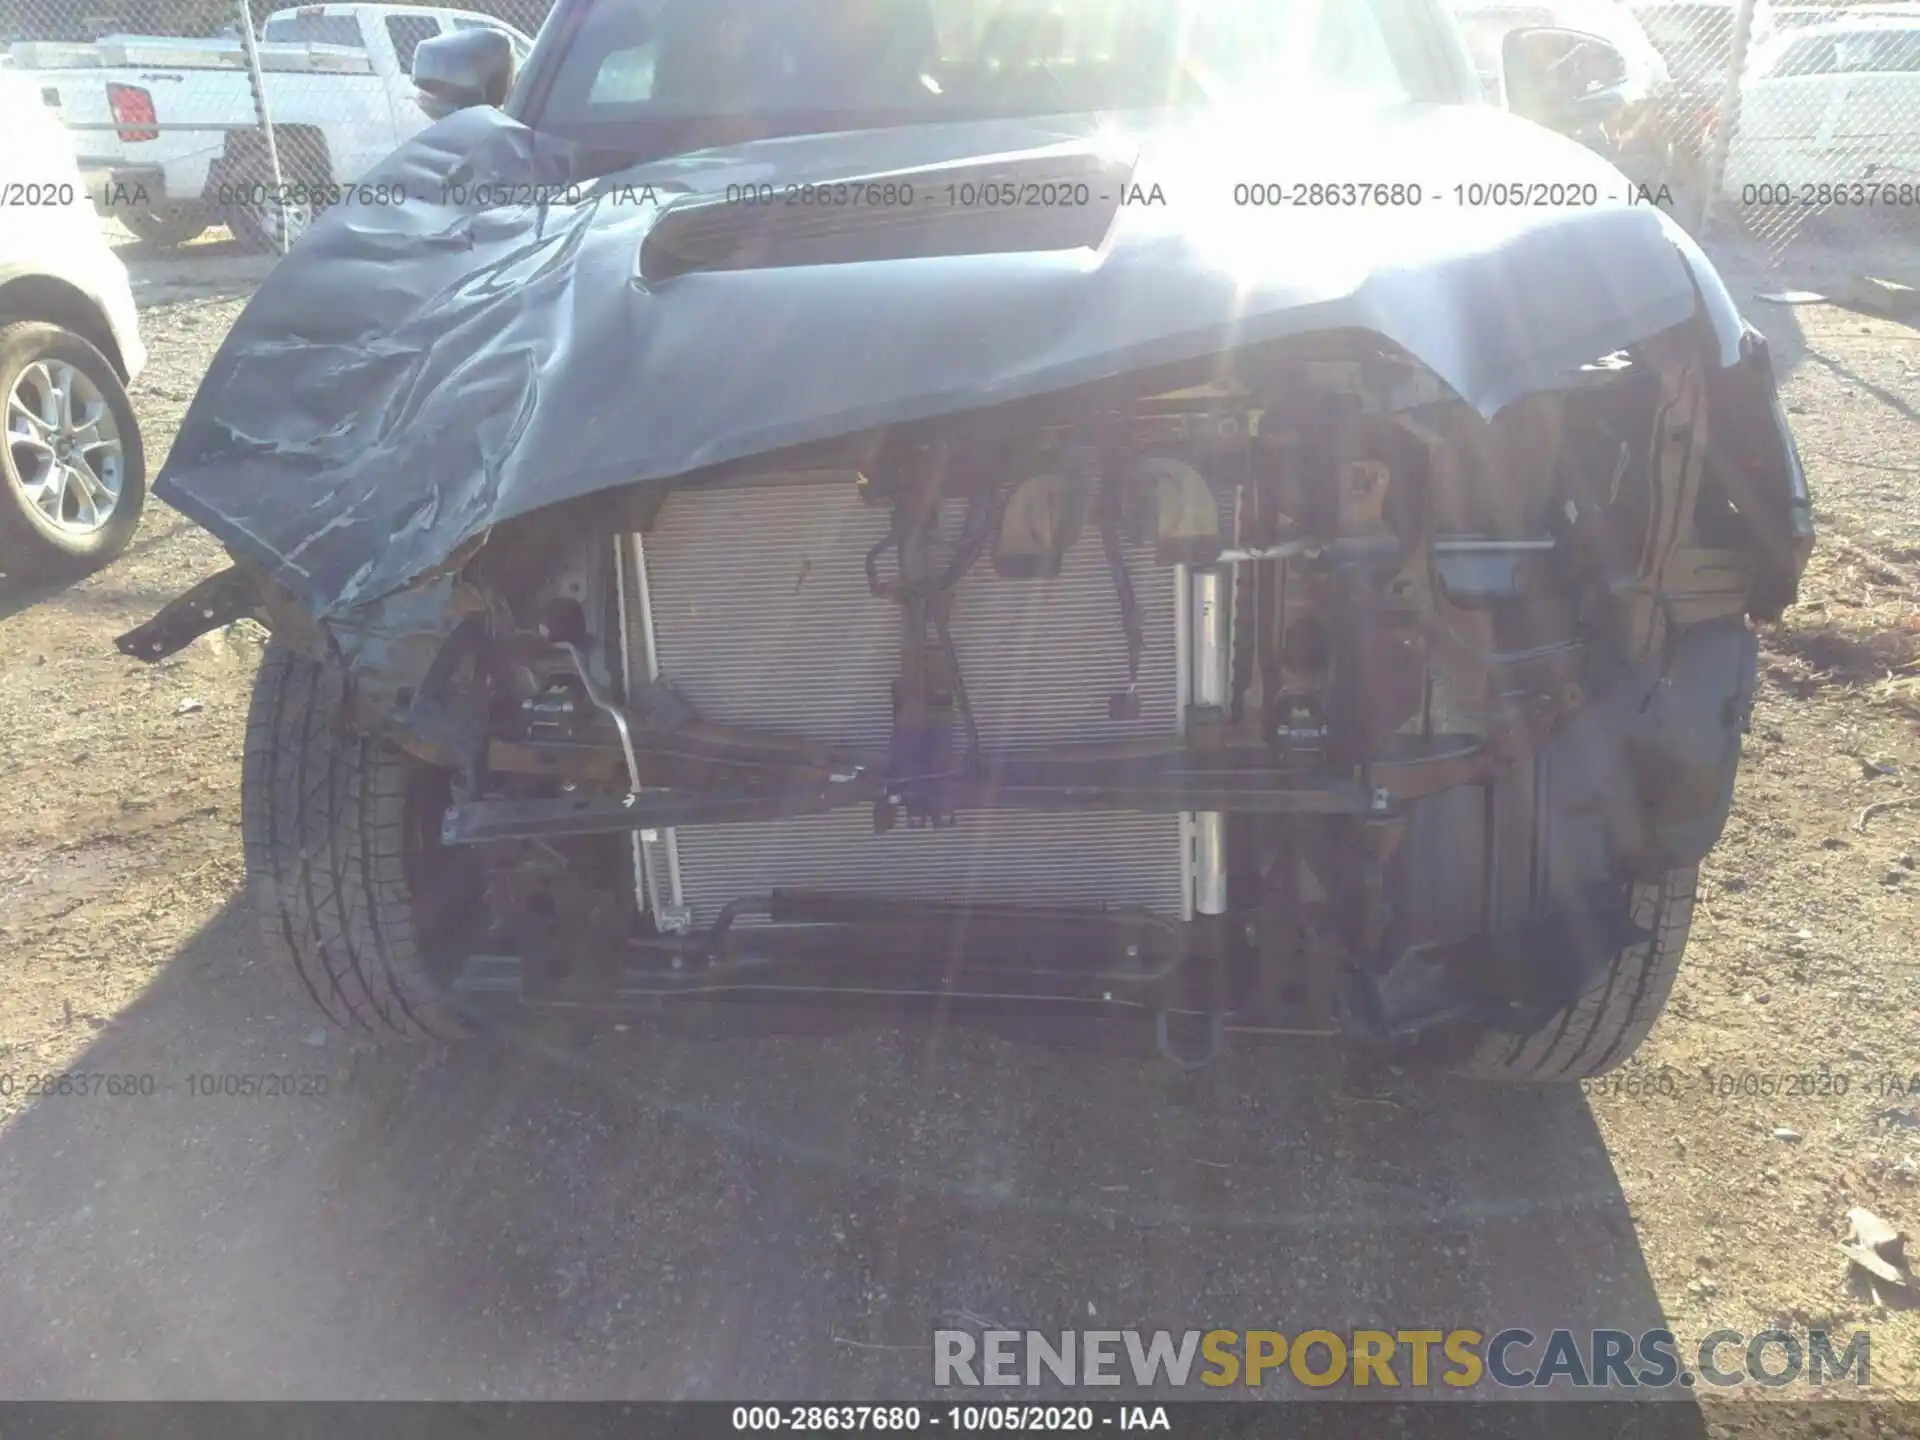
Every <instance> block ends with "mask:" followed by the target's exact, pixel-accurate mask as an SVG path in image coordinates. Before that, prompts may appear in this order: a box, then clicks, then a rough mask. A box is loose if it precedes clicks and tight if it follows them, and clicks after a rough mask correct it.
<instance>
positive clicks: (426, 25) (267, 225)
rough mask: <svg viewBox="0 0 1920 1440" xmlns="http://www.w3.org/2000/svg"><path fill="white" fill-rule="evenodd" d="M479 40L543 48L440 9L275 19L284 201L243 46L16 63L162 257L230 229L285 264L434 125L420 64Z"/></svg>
mask: <svg viewBox="0 0 1920 1440" xmlns="http://www.w3.org/2000/svg"><path fill="white" fill-rule="evenodd" d="M474 27H485V28H488V29H492V30H497V31H499V32H500V33H501V34H503V35H505V36H506V37H507V39H508V41H509V42H510V43H511V44H512V46H513V50H514V58H515V61H516V63H517V62H518V61H520V60H522V59H524V58H525V55H526V52H527V50H528V49H529V48H530V47H531V46H532V43H533V42H532V41H531V40H529V39H528V38H527V36H525V35H524V34H522V33H521V32H520V31H518V30H516V29H514V28H513V27H512V26H511V25H508V24H506V23H505V22H504V21H501V20H496V19H494V18H493V17H492V16H490V15H481V14H477V13H475V12H473V11H470V10H449V9H443V8H439V7H436V6H424V5H373V4H360V5H302V6H299V7H298V8H295V9H291V10H278V11H275V12H274V13H273V14H271V15H269V16H268V17H267V19H266V22H265V24H264V25H262V26H261V31H260V37H259V38H260V43H259V45H258V46H257V47H256V48H257V49H258V52H259V56H260V68H261V81H262V85H263V88H264V90H265V98H266V106H267V113H268V115H269V116H270V117H271V119H272V121H273V129H274V137H275V142H276V147H277V149H278V151H279V157H280V173H281V181H282V188H281V189H280V190H278V191H276V190H275V189H274V188H273V183H272V180H273V176H272V169H271V166H270V165H269V163H268V157H267V150H266V145H265V142H264V140H263V138H262V136H261V132H260V129H259V125H258V121H257V119H256V112H255V107H254V100H253V87H252V81H251V78H250V77H249V75H248V73H247V63H246V52H245V49H244V46H243V45H242V42H241V41H240V40H239V38H238V37H236V36H231V35H229V36H215V37H213V38H210V39H208V38H187V37H182V36H168V35H161V36H153V35H121V36H108V37H106V38H105V39H102V40H99V41H97V42H95V43H93V44H91V45H74V44H66V43H59V42H45V41H23V42H19V43H16V44H15V45H14V46H13V47H12V52H11V61H12V69H13V71H14V73H15V74H16V75H18V76H19V77H20V78H21V79H23V80H25V81H26V82H28V83H29V84H31V85H33V86H34V87H36V88H37V89H38V91H39V93H40V98H41V100H42V101H43V102H45V103H46V104H47V105H49V106H51V107H52V108H53V109H54V110H55V111H56V112H57V113H58V114H59V116H60V118H61V119H62V120H63V121H65V123H66V125H67V127H68V129H70V130H71V131H73V132H74V138H75V142H76V148H77V149H78V151H79V155H80V166H81V170H82V172H83V173H85V174H86V176H87V178H88V187H89V189H90V190H91V191H92V193H93V195H94V199H95V204H96V205H97V206H98V207H99V208H100V209H101V211H102V212H103V213H106V214H111V215H113V216H115V217H116V218H118V219H119V220H120V221H121V222H122V223H123V224H125V225H126V226H127V228H128V229H130V230H131V231H133V233H134V234H135V235H137V236H139V237H140V238H141V239H143V240H146V241H148V242H149V243H153V244H164V245H177V244H180V243H182V242H184V241H187V240H190V239H192V238H193V237H194V236H196V235H198V234H199V233H200V232H201V231H202V230H204V229H206V228H207V227H208V226H209V225H217V224H221V223H225V224H226V225H227V227H228V228H229V229H230V230H232V232H233V236H234V238H235V239H236V240H238V241H239V242H240V243H241V244H242V245H244V246H246V247H248V248H249V249H261V250H278V249H280V248H281V247H282V244H283V243H284V241H283V235H284V234H285V233H286V232H287V231H290V230H294V229H297V228H299V227H300V226H302V225H304V224H305V222H306V220H307V218H308V217H309V215H310V214H311V213H312V210H313V209H315V208H319V207H320V206H324V204H325V203H327V201H328V200H329V199H330V198H334V195H335V193H336V190H337V187H340V186H345V185H350V184H352V182H354V181H355V180H357V179H358V178H359V177H360V176H361V175H362V174H364V173H365V172H366V171H367V170H368V169H369V168H370V167H371V166H373V165H374V164H375V163H376V162H377V161H379V160H380V159H382V158H383V157H384V156H386V155H387V154H388V153H389V152H390V151H391V150H393V148H394V147H395V146H396V145H398V144H399V143H400V142H401V141H403V140H405V139H407V138H408V137H409V136H410V135H412V134H413V133H414V132H415V131H416V130H419V129H421V128H422V127H424V126H425V125H426V124H427V123H428V119H427V116H426V114H425V113H424V112H423V111H422V110H421V109H420V108H419V106H418V105H417V104H416V103H415V100H414V89H413V82H412V79H411V73H410V72H411V69H412V65H413V52H414V48H415V47H416V46H417V45H419V43H420V42H421V41H422V40H426V39H430V38H431V37H433V36H435V35H441V34H445V33H447V32H449V31H453V30H464V29H471V28H474Z"/></svg>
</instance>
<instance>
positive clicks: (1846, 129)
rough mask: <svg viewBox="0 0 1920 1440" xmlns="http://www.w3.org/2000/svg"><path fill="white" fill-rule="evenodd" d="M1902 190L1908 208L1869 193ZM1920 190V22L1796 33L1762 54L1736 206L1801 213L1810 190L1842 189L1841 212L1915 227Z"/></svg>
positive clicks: (1881, 21) (1751, 86)
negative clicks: (1901, 220)
mask: <svg viewBox="0 0 1920 1440" xmlns="http://www.w3.org/2000/svg"><path fill="white" fill-rule="evenodd" d="M1902 184H1905V185H1906V186H1908V187H1909V191H1908V195H1909V203H1906V204H1904V205H1902V204H1894V203H1892V202H1891V201H1889V202H1887V203H1885V204H1876V203H1875V202H1874V199H1873V192H1872V191H1871V190H1870V189H1869V188H1868V187H1872V186H1880V185H1892V186H1894V187H1896V191H1897V187H1898V186H1900V185H1902ZM1916 184H1920V12H1916V13H1915V14H1914V15H1913V16H1912V18H1907V19H1896V18H1863V19H1852V18H1848V19H1846V20H1843V21H1838V22H1834V23H1829V24H1823V25H1814V26H1808V27H1805V28H1800V29H1793V30H1788V31H1784V32H1782V33H1781V34H1779V35H1776V36H1775V37H1774V38H1773V39H1772V40H1770V41H1769V42H1768V43H1767V44H1766V45H1764V46H1762V47H1760V48H1759V49H1757V50H1756V51H1754V53H1753V56H1752V60H1751V63H1750V64H1749V67H1748V72H1747V79H1746V81H1745V82H1744V83H1743V84H1742V86H1741V100H1740V125H1739V129H1738V131H1737V132H1736V133H1735V135H1734V139H1733V144H1732V146H1731V148H1730V151H1729V154H1728V156H1727V172H1726V182H1725V187H1724V193H1725V194H1726V196H1727V198H1728V199H1729V200H1730V201H1732V202H1734V203H1737V204H1742V205H1747V206H1755V205H1756V204H1757V205H1758V206H1759V207H1760V208H1762V209H1766V208H1770V207H1771V206H1773V205H1776V204H1777V205H1781V206H1788V207H1791V206H1795V205H1800V204H1803V203H1806V201H1805V200H1804V198H1803V192H1804V191H1805V189H1806V187H1808V186H1811V187H1814V192H1813V193H1814V195H1815V196H1816V197H1817V195H1818V193H1819V187H1821V186H1827V187H1829V188H1831V187H1835V186H1839V187H1841V189H1842V191H1843V192H1844V193H1842V194H1841V196H1840V198H1838V199H1837V200H1835V201H1833V202H1832V203H1834V204H1836V205H1838V206H1847V207H1849V208H1855V209H1857V208H1860V207H1864V209H1862V210H1861V213H1865V214H1868V215H1876V214H1877V215H1886V216H1894V217H1903V216H1904V217H1910V216H1912V215H1913V214H1914V213H1915V211H1914V208H1913V205H1912V204H1911V188H1912V187H1913V186H1915V185H1916ZM1760 187H1767V188H1766V190H1765V191H1764V193H1763V192H1762V190H1761V189H1760ZM1856 187H1857V188H1858V192H1859V193H1858V194H1857V195H1855V194H1854V193H1853V191H1854V190H1855V188H1856ZM1783 192H1784V193H1783Z"/></svg>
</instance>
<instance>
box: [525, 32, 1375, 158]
mask: <svg viewBox="0 0 1920 1440" xmlns="http://www.w3.org/2000/svg"><path fill="white" fill-rule="evenodd" d="M1252 91H1266V92H1268V93H1275V92H1284V93H1288V94H1290V95H1292V96H1294V97H1296V98H1297V97H1299V96H1301V95H1303V94H1311V93H1312V92H1315V91H1326V92H1330V93H1335V94H1345V95H1348V96H1352V97H1355V98H1359V99H1364V100H1366V101H1368V102H1371V103H1389V104H1390V103H1395V102H1399V101H1404V100H1407V99H1409V98H1411V96H1410V95H1409V93H1408V87H1407V84H1406V82H1405V80H1404V78H1403V76H1402V74H1401V71H1400V69H1399V67H1398V65H1397V63H1396V59H1395V54H1394V51H1393V49H1392V48H1391V47H1390V45H1389V43H1388V37H1387V36H1386V34H1385V27H1384V26H1382V24H1381V23H1380V17H1379V12H1378V11H1377V9H1376V8H1375V6H1374V5H1373V4H1371V3H1369V0H997V3H996V0H600V3H597V4H594V5H593V6H591V7H590V8H589V9H588V10H587V12H586V14H585V15H584V17H583V18H582V20H581V21H580V23H579V25H578V27H577V29H576V30H575V31H574V33H573V34H572V36H571V37H570V39H569V41H568V43H567V48H566V50H565V52H564V54H563V55H562V56H561V57H560V60H559V65H558V69H557V72H556V74H555V76H554V79H553V82H552V84H551V86H550V87H549V88H548V89H547V92H546V97H545V104H544V106H543V107H542V109H541V111H540V113H539V115H538V116H537V117H536V118H535V123H536V124H537V125H538V126H539V127H540V128H542V129H546V130H553V131H559V132H561V133H572V134H574V135H575V136H576V137H578V138H600V139H605V138H609V137H610V135H611V134H612V132H614V131H616V130H621V129H627V130H630V129H631V128H632V127H633V126H635V125H636V124H637V125H640V126H643V127H644V126H645V125H646V124H647V123H648V122H661V123H669V124H671V123H684V122H687V121H690V120H692V121H697V120H699V119H704V118H715V119H723V118H735V119H739V118H755V119H760V120H764V121H767V122H772V123H773V125H774V126H775V127H776V128H778V129H780V130H782V131H784V132H786V133H794V132H796V131H802V130H806V129H811V128H819V129H839V128H848V127H849V126H850V125H856V126H857V125H861V124H876V125H878V124H896V123H912V122H918V121H938V120H949V119H966V118H973V117H978V116H1009V115H1013V116H1017V115H1047V114H1063V113H1069V112H1082V111H1103V110H1139V109H1153V108H1159V107H1165V106H1176V105H1193V104H1201V103H1208V102H1212V101H1217V100H1223V99H1229V98H1231V97H1233V96H1235V95H1240V94H1246V93H1248V92H1252ZM807 116H817V117H821V122H820V123H819V124H818V125H817V126H814V125H808V124H806V123H804V122H803V121H801V119H800V117H807ZM827 117H831V119H830V123H829V120H828V118H827ZM783 120H791V121H793V122H794V123H780V122H782V121H783Z"/></svg>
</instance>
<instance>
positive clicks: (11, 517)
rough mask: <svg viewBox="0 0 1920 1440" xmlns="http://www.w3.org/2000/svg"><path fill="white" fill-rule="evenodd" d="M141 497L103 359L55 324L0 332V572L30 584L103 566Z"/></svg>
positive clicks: (122, 400)
mask: <svg viewBox="0 0 1920 1440" xmlns="http://www.w3.org/2000/svg"><path fill="white" fill-rule="evenodd" d="M146 500H147V461H146V454H145V452H144V451H143V450H142V449H141V447H140V425H139V422H138V420H137V419H135V417H134V413H133V404H132V402H131V401H129V400H128V399H127V390H126V386H124V385H123V384H121V383H120V376H119V375H118V374H117V373H115V371H114V368H113V365H112V363H111V362H110V361H109V360H108V359H107V357H106V356H104V355H102V354H101V353H100V352H99V351H98V350H96V349H95V348H94V347H93V346H92V345H90V344H88V343H87V342H86V341H85V340H83V339H81V338H80V337H79V336H78V335H76V334H74V333H73V332H72V331H70V330H62V329H61V328H60V327H59V326H57V325H44V324H41V323H40V322H39V321H34V320H28V321H22V322H20V323H18V324H14V325H6V326H4V327H0V573H4V574H6V575H8V576H10V577H12V578H15V579H18V580H26V581H28V582H29V583H37V582H40V581H50V580H63V579H66V578H69V577H70V576H73V575H78V574H81V573H84V572H85V571H87V570H91V569H95V568H97V567H99V566H101V565H104V564H106V563H107V561H109V560H111V559H112V558H113V557H114V556H115V555H118V554H119V553H120V552H121V551H122V550H124V549H125V548H126V547H127V542H128V541H129V540H131V539H132V538H133V532H134V531H135V530H137V529H138V528H139V526H140V512H141V511H142V510H143V509H144V508H145V506H146Z"/></svg>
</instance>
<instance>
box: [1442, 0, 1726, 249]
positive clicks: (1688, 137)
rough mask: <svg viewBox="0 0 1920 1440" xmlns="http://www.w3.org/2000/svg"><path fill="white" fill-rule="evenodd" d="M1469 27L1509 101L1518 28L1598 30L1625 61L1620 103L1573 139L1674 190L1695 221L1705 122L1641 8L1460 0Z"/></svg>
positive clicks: (1674, 206)
mask: <svg viewBox="0 0 1920 1440" xmlns="http://www.w3.org/2000/svg"><path fill="white" fill-rule="evenodd" d="M1456 13H1457V15H1458V16H1459V21H1460V28H1461V31H1462V32H1463V33H1464V34H1465V36H1466V39H1467V46H1468V49H1469V51H1470V52H1471V54H1472V56H1473V61H1474V68H1475V70H1476V71H1477V72H1478V73H1479V75H1480V81H1481V85H1482V87H1483V88H1484V89H1485V90H1486V93H1487V97H1488V99H1490V100H1492V101H1493V102H1494V103H1495V104H1497V105H1504V104H1506V103H1507V97H1506V91H1505V85H1504V82H1503V80H1502V69H1503V65H1504V60H1503V54H1502V45H1503V42H1504V41H1505V39H1506V37H1507V36H1508V35H1510V34H1512V33H1513V32H1514V31H1516V30H1522V29H1526V28H1529V27H1542V26H1545V27H1554V28H1558V29H1562V30H1574V31H1579V32H1581V33H1583V34H1588V35H1597V36H1599V37H1600V38H1601V39H1603V40H1605V41H1606V42H1607V43H1608V44H1609V45H1611V46H1612V47H1613V48H1614V49H1615V50H1616V51H1618V52H1619V54H1620V56H1621V57H1622V59H1623V60H1624V61H1625V79H1624V82H1623V83H1622V84H1621V85H1620V87H1619V93H1618V104H1617V105H1616V106H1615V107H1614V108H1613V109H1612V110H1611V111H1609V112H1608V113H1606V114H1604V115H1602V116H1598V117H1596V118H1595V120H1594V121H1593V122H1592V123H1590V124H1588V125H1586V126H1584V127H1582V129H1581V131H1580V132H1579V133H1578V134H1576V135H1575V136H1574V137H1573V138H1575V139H1577V140H1579V141H1581V142H1582V143H1583V144H1585V145H1588V146H1590V147H1592V148H1593V149H1594V150H1595V151H1597V152H1598V153H1599V154H1601V155H1604V156H1606V157H1607V159H1609V160H1611V161H1613V163H1614V164H1616V165H1618V166H1619V167H1620V170H1621V172H1622V173H1623V174H1625V175H1626V176H1627V178H1628V179H1630V180H1632V181H1634V182H1635V183H1637V184H1641V185H1645V186H1647V187H1648V190H1649V192H1650V193H1653V194H1658V193H1660V191H1661V188H1662V187H1665V189H1666V191H1667V192H1668V193H1669V194H1670V195H1671V196H1672V197H1673V198H1672V202H1671V204H1670V205H1669V207H1668V208H1669V209H1670V211H1671V213H1673V215H1674V216H1675V218H1676V219H1678V220H1680V221H1681V223H1683V224H1686V225H1688V226H1692V225H1693V224H1694V223H1695V222H1696V220H1697V218H1698V214H1699V206H1700V203H1701V200H1702V198H1703V196H1702V189H1703V177H1704V175H1705V173H1706V172H1705V163H1706V151H1705V148H1704V143H1703V141H1704V136H1705V131H1704V128H1703V127H1702V126H1701V124H1700V123H1699V120H1700V116H1699V115H1698V114H1697V113H1696V109H1695V107H1694V106H1693V104H1692V102H1691V100H1690V97H1689V96H1688V94H1687V92H1686V90H1685V89H1684V88H1683V87H1682V86H1680V85H1679V84H1677V83H1676V82H1675V81H1674V79H1673V77H1672V75H1671V74H1670V72H1669V70H1668V68H1667V62H1666V60H1665V59H1664V58H1663V57H1662V55H1661V53H1660V51H1659V50H1658V49H1656V48H1655V47H1654V45H1653V43H1652V41H1651V40H1649V39H1648V37H1647V34H1646V32H1645V31H1644V30H1642V29H1641V28H1640V23H1639V21H1638V20H1637V19H1636V18H1635V16H1634V12H1633V11H1631V10H1629V9H1627V8H1625V7H1623V6H1621V5H1620V4H1618V3H1616V0H1536V3H1533V4H1510V3H1492V0H1460V3H1458V4H1457V5H1456Z"/></svg>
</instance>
